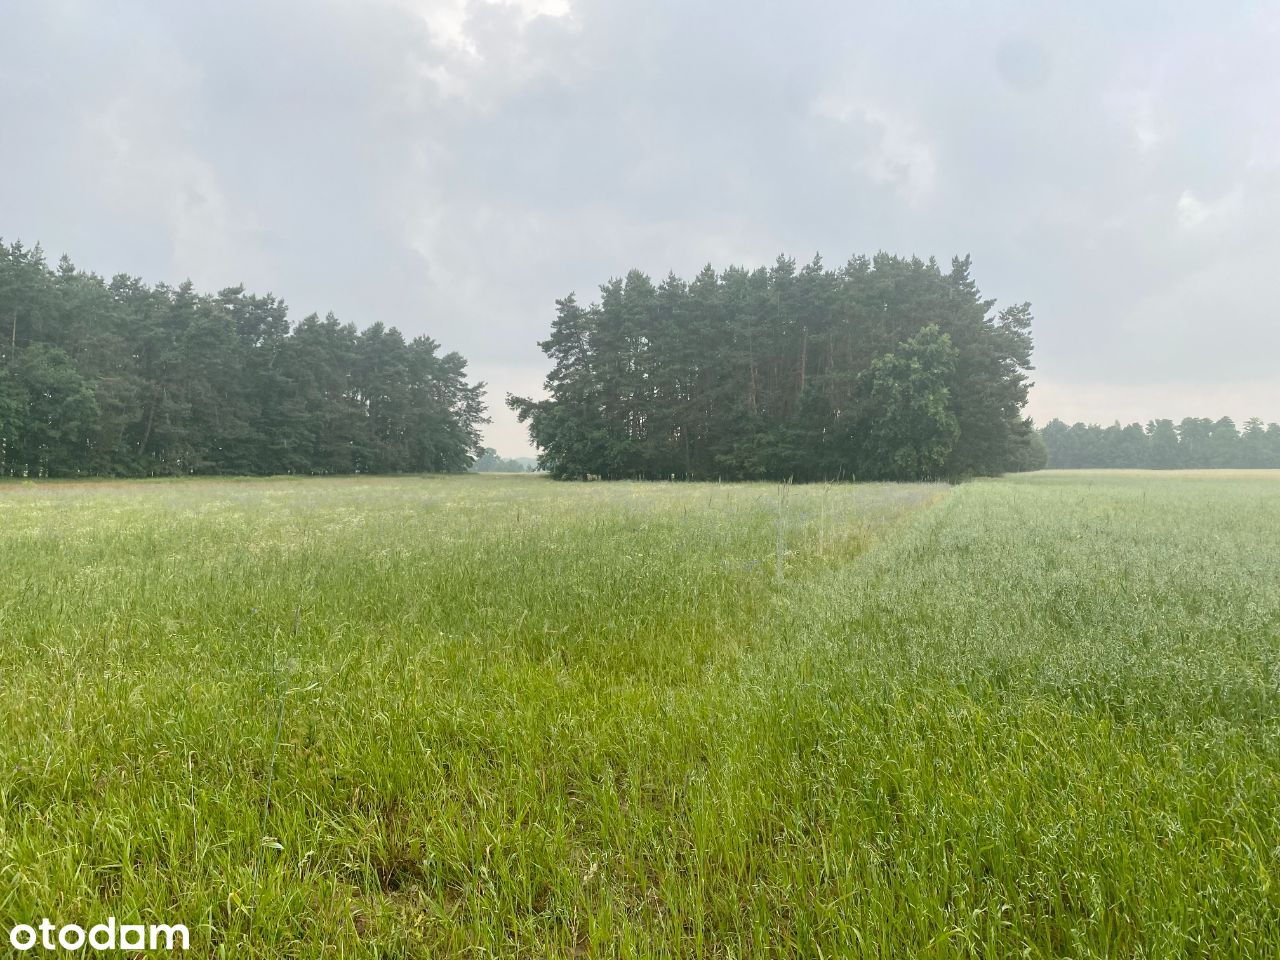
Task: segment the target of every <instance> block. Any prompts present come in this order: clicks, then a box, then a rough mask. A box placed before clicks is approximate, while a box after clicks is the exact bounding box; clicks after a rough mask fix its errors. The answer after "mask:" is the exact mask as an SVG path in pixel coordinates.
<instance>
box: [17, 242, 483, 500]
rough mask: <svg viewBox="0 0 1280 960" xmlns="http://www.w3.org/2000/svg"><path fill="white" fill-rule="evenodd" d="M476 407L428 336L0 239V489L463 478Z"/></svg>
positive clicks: (474, 448) (471, 451) (459, 364)
mask: <svg viewBox="0 0 1280 960" xmlns="http://www.w3.org/2000/svg"><path fill="white" fill-rule="evenodd" d="M482 400H483V384H469V383H468V382H467V380H466V361H465V360H464V359H463V358H462V357H461V356H459V355H458V354H456V353H447V354H444V355H441V354H440V353H439V345H438V344H437V343H436V342H435V341H434V340H431V339H430V338H428V337H417V338H415V339H413V340H410V341H406V340H405V339H404V337H403V336H401V334H400V333H399V332H398V331H397V330H396V329H395V328H394V327H392V328H387V327H384V326H383V325H382V324H374V325H373V326H371V327H369V328H367V329H366V330H364V331H358V330H357V329H356V327H355V326H353V325H351V324H342V323H339V322H338V321H337V320H336V319H335V318H334V317H333V315H332V314H330V315H329V316H327V317H325V318H324V319H323V320H321V319H320V318H319V317H317V316H315V315H311V316H308V317H306V318H304V319H303V320H302V321H301V322H300V323H298V324H296V325H294V326H293V327H292V328H291V327H290V324H289V322H288V320H287V319H286V308H285V305H284V303H282V302H281V301H280V300H278V299H276V298H275V297H272V296H266V297H258V296H252V295H250V294H247V293H245V291H244V289H243V288H242V287H232V288H229V289H226V290H223V291H221V292H220V293H218V294H216V295H205V294H200V293H197V292H196V291H195V290H193V289H192V287H191V284H190V283H189V282H188V283H184V284H182V285H181V286H179V287H169V286H165V285H163V284H160V285H157V286H154V287H148V286H146V285H145V284H143V283H142V282H141V281H139V280H137V279H134V278H132V277H128V276H124V275H120V276H117V277H115V278H113V279H112V280H111V281H109V282H107V281H104V280H102V279H101V278H99V277H97V276H94V275H92V274H86V273H83V272H80V271H78V270H76V269H75V267H74V266H73V265H72V264H71V262H70V261H69V260H67V259H66V258H65V257H64V258H63V259H62V261H61V262H60V263H59V265H58V267H57V268H56V269H50V268H49V267H48V266H47V264H46V263H45V262H44V259H43V257H42V255H41V252H40V248H39V247H38V246H37V247H35V248H33V249H27V248H25V247H23V245H22V244H21V243H14V244H9V245H6V244H4V243H0V476H30V477H46V476H47V477H65V476H94V475H97V476H156V475H172V474H191V473H236V474H274V473H353V472H360V473H365V472H368V473H391V472H401V471H413V472H419V471H456V470H465V469H466V468H467V466H469V465H470V463H471V462H472V459H473V458H474V456H475V455H476V454H477V453H478V452H479V433H478V428H479V425H480V424H481V423H484V422H485V418H484V406H483V402H482Z"/></svg>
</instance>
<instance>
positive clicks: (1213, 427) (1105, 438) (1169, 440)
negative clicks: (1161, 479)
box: [1039, 417, 1280, 470]
mask: <svg viewBox="0 0 1280 960" xmlns="http://www.w3.org/2000/svg"><path fill="white" fill-rule="evenodd" d="M1039 432H1040V436H1041V438H1042V439H1043V441H1044V444H1045V447H1046V449H1047V451H1048V465H1049V466H1050V467H1059V468H1064V469H1079V468H1085V469H1092V468H1098V467H1115V468H1130V469H1134V468H1139V469H1140V468H1151V469H1155V470H1179V469H1206V468H1217V469H1222V468H1226V469H1240V468H1247V467H1254V468H1257V467H1262V468H1268V469H1275V468H1277V467H1280V425H1277V424H1274V423H1273V424H1269V425H1268V424H1264V423H1263V422H1262V421H1261V420H1259V419H1258V418H1257V417H1254V418H1251V419H1250V420H1249V421H1248V422H1246V423H1245V427H1244V432H1243V433H1241V432H1240V431H1239V430H1237V429H1236V425H1235V422H1234V421H1233V420H1232V419H1231V418H1230V417H1222V418H1221V419H1219V420H1216V421H1215V420H1208V419H1204V418H1196V417H1187V418H1186V419H1184V420H1183V421H1182V423H1180V424H1178V425H1176V426H1175V425H1174V423H1173V421H1172V420H1152V421H1151V422H1150V423H1148V424H1147V426H1146V429H1145V430H1144V429H1143V427H1142V425H1141V424H1137V423H1131V424H1129V425H1128V426H1125V427H1122V426H1120V424H1119V423H1118V422H1117V423H1113V424H1112V425H1111V426H1109V427H1106V428H1103V427H1101V426H1099V425H1098V424H1096V423H1091V424H1084V423H1076V424H1074V425H1072V426H1070V427H1068V426H1067V425H1066V424H1065V423H1063V422H1062V421H1061V420H1051V421H1049V422H1048V423H1047V424H1045V425H1044V427H1043V429H1041V430H1040V431H1039Z"/></svg>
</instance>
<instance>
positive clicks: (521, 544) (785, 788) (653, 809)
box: [0, 473, 1280, 958]
mask: <svg viewBox="0 0 1280 960" xmlns="http://www.w3.org/2000/svg"><path fill="white" fill-rule="evenodd" d="M1277 531H1280V476H1277V475H1275V474H1264V473H1255V474H1252V475H1248V476H1240V477H1214V478H1206V477H1205V476H1203V475H1185V476H1165V477H1157V478H1152V477H1150V476H1147V475H1141V476H1117V475H1110V474H1086V473H1081V474H1053V473H1046V474H1042V475H1038V476H1035V477H1029V478H1019V479H1016V480H1004V481H998V482H982V483H975V484H971V485H967V486H964V487H961V488H957V489H955V490H954V491H950V492H949V491H947V490H946V489H944V488H939V487H933V486H924V485H920V486H910V485H881V486H864V485H858V486H848V485H837V486H832V487H830V488H824V487H818V486H812V487H794V488H789V489H787V490H785V491H779V490H778V489H777V488H776V487H771V486H765V485H759V486H757V485H710V484H708V485H674V484H648V485H643V484H641V485H632V484H587V485H556V484H553V483H550V482H547V481H544V480H541V479H537V478H497V477H462V478H449V479H416V478H415V479H403V480H371V479H360V480H328V481H314V480H308V481H291V480H273V481H198V482H155V483H150V482H142V483H120V484H44V485H29V484H28V485H16V484H15V485H7V486H3V487H0V711H3V714H4V718H5V720H6V730H7V735H6V736H5V737H4V739H3V740H2V741H0V928H3V929H2V930H0V932H3V930H7V928H8V927H9V926H11V925H12V924H14V923H18V922H31V920H32V918H36V919H37V920H38V918H39V917H42V916H49V917H50V918H52V919H55V920H56V921H57V922H59V923H73V922H75V923H82V924H86V925H87V924H91V923H94V922H97V920H99V919H100V918H102V917H104V916H107V915H114V916H116V917H117V918H118V919H120V921H121V922H131V921H133V920H137V921H140V922H148V921H149V922H168V923H177V922H182V923H187V924H188V925H189V926H190V927H191V928H192V934H193V948H194V951H193V952H195V953H197V954H199V955H208V956H225V957H289V956H297V957H312V956H348V957H366V956H367V957H374V956H378V957H436V956H468V957H474V956H502V957H507V956H514V957H577V956H628V957H653V956H670V957H677V956H680V957H684V956H705V957H725V958H728V957H755V956H777V957H790V956H814V957H817V956H827V957H829V956H883V957H890V956H893V957H900V956H934V957H959V956H973V957H978V956H982V957H991V956H1041V957H1058V956H1099V957H1101V956H1149V957H1165V956H1204V957H1209V956H1232V955H1237V956H1268V955H1274V954H1276V953H1277V951H1280V921H1278V920H1277V917H1280V891H1277V887H1276V885H1275V880H1274V879H1273V878H1274V877H1275V874H1276V871H1277V869H1278V868H1280V840H1277V837H1280V740H1278V734H1280V723H1278V722H1277V720H1278V718H1280V702H1278V701H1280V541H1278V540H1277V537H1276V533H1277Z"/></svg>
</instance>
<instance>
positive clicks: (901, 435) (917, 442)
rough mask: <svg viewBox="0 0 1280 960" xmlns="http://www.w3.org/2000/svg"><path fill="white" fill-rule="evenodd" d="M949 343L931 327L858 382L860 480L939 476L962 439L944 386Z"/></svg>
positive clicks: (951, 359) (952, 358) (951, 354)
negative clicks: (860, 396) (862, 391)
mask: <svg viewBox="0 0 1280 960" xmlns="http://www.w3.org/2000/svg"><path fill="white" fill-rule="evenodd" d="M955 362H956V350H955V348H954V347H952V346H951V338H950V337H949V336H947V334H945V333H942V332H941V331H940V330H939V329H938V328H937V326H936V325H933V324H930V325H929V326H927V327H925V328H924V329H923V330H921V331H920V332H919V333H917V334H916V335H915V336H914V337H912V338H911V339H910V340H906V341H904V342H903V343H901V344H899V347H898V350H897V352H896V353H886V354H885V355H884V356H883V357H878V358H877V359H875V360H873V361H872V362H871V368H870V369H869V370H868V371H866V372H865V373H864V374H863V375H862V377H863V380H864V381H865V383H866V391H865V393H866V395H865V398H864V400H863V402H862V403H861V404H860V409H859V414H858V415H859V418H860V420H861V423H860V424H859V427H858V429H857V431H856V433H855V436H854V437H853V438H851V439H852V440H853V446H854V448H855V449H856V450H858V452H859V454H860V457H861V458H860V460H859V461H858V470H857V473H858V475H859V476H860V477H864V478H868V479H873V480H882V479H889V478H898V479H903V480H926V479H931V478H934V477H937V476H940V475H941V474H942V472H943V470H944V469H945V467H946V464H947V460H948V457H949V456H950V454H951V450H952V448H953V447H954V446H955V442H956V439H957V438H958V437H959V435H960V427H959V425H958V423H957V422H956V417H955V414H954V413H953V412H952V411H951V407H950V404H949V402H948V401H949V400H950V390H949V389H948V387H947V382H948V380H949V379H950V378H951V376H952V374H953V373H954V371H955Z"/></svg>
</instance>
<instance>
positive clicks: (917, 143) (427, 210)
mask: <svg viewBox="0 0 1280 960" xmlns="http://www.w3.org/2000/svg"><path fill="white" fill-rule="evenodd" d="M0 25H2V26H0V236H3V237H5V239H8V240H12V239H15V238H21V239H23V240H26V241H29V242H33V241H36V240H39V241H41V242H42V243H43V244H44V247H45V249H46V251H47V252H48V253H49V254H50V255H51V257H52V258H56V257H57V256H58V255H60V254H62V253H67V254H70V255H71V256H72V258H73V259H74V260H75V261H76V263H77V265H79V266H81V267H82V268H84V269H88V270H93V271H96V272H98V273H101V274H104V275H110V274H113V273H116V272H128V273H131V274H135V275H141V276H142V277H144V278H145V279H147V280H149V281H158V280H166V281H171V282H172V281H178V280H182V279H183V278H187V277H189V278H191V279H192V280H193V281H194V282H195V283H196V284H197V286H198V287H200V288H202V289H206V290H216V289H219V288H221V287H224V286H229V285H232V284H235V283H241V282H242V283H244V284H245V285H247V286H248V287H249V288H250V289H251V290H253V291H256V292H264V293H265V292H268V291H270V292H274V293H276V294H277V295H279V296H281V297H283V298H284V299H285V300H286V301H287V302H288V303H289V304H290V307H291V311H292V313H291V315H292V317H293V319H294V320H298V319H301V318H302V316H304V315H305V314H307V313H309V312H312V311H317V312H320V313H323V312H325V311H328V310H333V311H334V312H335V313H337V314H338V316H339V317H340V318H342V319H343V320H350V321H354V322H356V323H357V324H359V325H360V326H366V325H368V324H370V323H373V322H374V321H378V320H380V321H383V322H384V323H387V324H393V325H395V326H397V327H399V328H400V329H401V330H403V331H405V332H406V333H407V334H416V333H428V334H430V335H431V336H433V337H435V338H436V339H437V340H439V341H440V342H441V343H442V344H443V345H444V347H445V348H446V349H453V350H458V351H460V352H461V353H463V354H464V355H465V356H466V357H467V358H468V359H469V360H470V363H471V370H472V371H473V372H474V374H475V375H476V376H477V377H478V378H483V379H485V380H487V381H488V382H489V384H490V388H489V397H490V402H491V405H492V408H493V416H494V423H493V425H492V427H491V428H490V429H489V431H488V438H489V442H490V443H491V444H492V445H493V446H495V447H497V448H498V450H499V451H500V452H501V453H503V454H505V455H509V456H511V455H517V454H524V453H527V452H529V447H528V441H527V438H526V437H525V434H524V431H523V428H521V427H519V426H518V425H517V424H516V423H515V422H514V419H513V418H511V417H510V416H509V415H508V413H507V411H506V410H505V408H503V406H502V403H501V401H502V398H503V396H504V395H505V394H506V393H507V392H508V391H513V392H529V391H536V390H538V388H539V385H540V383H541V380H542V377H543V375H544V374H545V371H546V365H545V363H544V361H543V357H542V355H541V353H540V352H539V351H538V349H537V346H536V341H537V340H538V339H540V338H541V337H543V336H545V334H546V331H547V329H548V327H549V324H550V321H551V318H552V316H553V312H554V299H555V298H556V297H558V296H563V295H564V294H566V293H568V292H569V291H576V292H577V293H578V295H579V297H580V298H582V299H586V300H590V299H594V298H595V295H596V292H597V287H598V285H599V284H600V283H601V282H603V281H605V280H607V279H608V278H609V277H611V276H616V275H621V274H623V273H625V272H626V270H628V269H629V268H631V267H640V268H641V269H644V270H645V271H646V272H649V273H650V274H651V275H654V276H655V277H660V276H663V275H665V274H666V273H667V272H668V271H670V270H674V271H675V272H676V273H678V274H681V275H683V276H686V277H688V276H690V275H692V274H693V273H694V272H696V271H697V269H698V268H699V267H701V266H702V265H703V264H704V263H707V262H711V263H713V264H715V265H716V266H717V267H723V266H726V265H728V264H730V263H742V264H747V265H753V266H754V265H758V264H762V263H769V262H771V261H772V260H773V258H774V257H775V256H776V255H777V254H778V253H781V252H786V253H788V254H790V255H793V256H795V257H797V258H798V259H800V260H808V259H809V258H810V257H811V256H812V255H813V254H814V253H815V252H821V253H822V254H823V256H824V258H825V260H826V261H827V263H828V264H830V265H837V264H839V263H841V262H843V261H844V260H845V259H846V258H847V257H848V256H850V255H851V254H855V253H874V252H876V251H877V250H881V249H883V250H887V251H890V252H895V253H902V254H912V253H914V254H918V255H920V256H922V257H927V256H930V255H934V256H937V257H938V258H939V259H940V260H943V261H944V262H945V260H947V259H949V258H950V257H951V255H952V254H956V253H960V254H963V253H969V254H972V256H973V274H974V277H975V278H976V279H977V281H978V283H979V285H980V287H981V288H982V290H983V292H984V293H985V294H986V295H987V296H990V297H995V298H997V299H998V300H999V301H1000V303H1002V304H1007V303H1011V302H1017V301H1022V300H1030V301H1031V302H1032V305H1033V308H1034V313H1035V317H1036V320H1035V325H1034V333H1035V337H1036V367H1037V371H1036V374H1035V378H1036V381H1037V385H1036V387H1035V388H1034V389H1033V391H1032V401H1031V407H1030V412H1031V414H1032V415H1033V416H1035V417H1036V418H1037V420H1038V421H1039V422H1044V421H1045V420H1047V419H1049V418H1051V417H1053V416H1060V417H1063V418H1064V419H1067V420H1074V419H1089V420H1099V421H1103V422H1110V421H1111V420H1113V419H1116V418H1119V419H1121V420H1125V421H1128V420H1135V419H1136V420H1146V419H1147V418H1150V417H1155V416H1171V417H1174V418H1181V417H1183V416H1188V415H1201V416H1214V417H1216V416H1220V415H1222V414H1228V415H1231V416H1234V417H1236V418H1237V419H1241V420H1242V419H1243V418H1245V417H1247V416H1250V415H1253V414H1257V415H1260V416H1263V417H1264V418H1266V419H1269V420H1280V372H1278V371H1280V316H1278V313H1280V311H1278V310H1277V304H1280V296H1278V295H1277V291H1276V289H1275V288H1276V285H1277V275H1278V268H1277V264H1278V263H1280V227H1278V226H1277V224H1280V113H1278V112H1277V110H1278V109H1280V58H1278V57H1277V54H1276V51H1277V50H1280V7H1277V6H1276V5H1275V4H1270V5H1267V4H1257V5H1254V4H1232V3H1204V2H1197V3H1188V4H1173V3H1165V2H1162V3H1136V2H1134V3H1127V2H1126V3H1114V2H1109V3H1098V4H1089V3H1073V4H1052V5H1050V4H1045V3H1028V2H1025V0H1021V2H1007V3H937V4H931V3H915V4H911V5H909V6H908V5H905V4H894V3H877V4H874V5H873V4H856V3H848V2H840V0H829V2H821V3H817V2H814V3H809V2H796V0H792V2H786V3H776V4H768V3H738V2H717V3H709V2H697V0H678V2H677V0H672V2H654V0H647V2H643V3H640V2H635V3H628V2H621V0H608V2H606V0H510V2H490V0H439V2H435V0H280V2H272V0H243V2H242V0H218V2H216V3H214V2H200V3H186V2H177V0H155V2H152V3H130V2H119V0H118V2H113V3H110V4H104V3H101V2H99V0H39V2H27V3H19V2H18V0H0Z"/></svg>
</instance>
